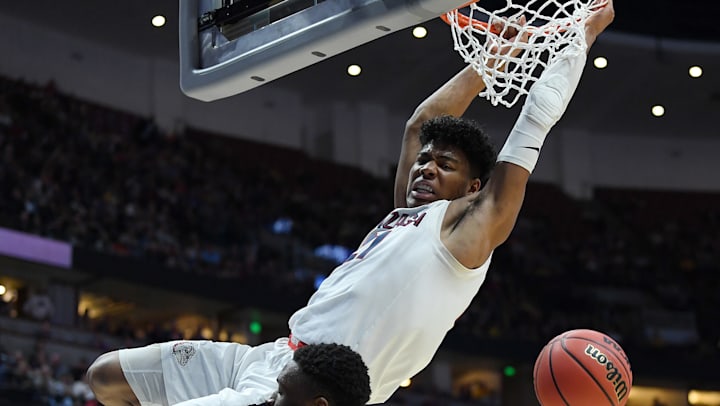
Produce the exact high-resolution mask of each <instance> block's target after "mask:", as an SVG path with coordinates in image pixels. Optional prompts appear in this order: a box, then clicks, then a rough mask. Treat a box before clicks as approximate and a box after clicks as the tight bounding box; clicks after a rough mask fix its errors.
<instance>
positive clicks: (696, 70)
mask: <svg viewBox="0 0 720 406" xmlns="http://www.w3.org/2000/svg"><path fill="white" fill-rule="evenodd" d="M688 73H689V74H690V77H693V78H699V77H700V76H702V74H703V70H702V68H701V67H699V66H697V65H695V66H691V67H690V69H689V70H688Z"/></svg>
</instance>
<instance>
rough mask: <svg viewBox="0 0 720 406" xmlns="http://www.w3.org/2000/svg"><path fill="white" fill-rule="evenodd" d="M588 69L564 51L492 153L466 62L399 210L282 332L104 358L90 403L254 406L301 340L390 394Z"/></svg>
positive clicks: (605, 15) (418, 355) (495, 239)
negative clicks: (475, 116)
mask: <svg viewBox="0 0 720 406" xmlns="http://www.w3.org/2000/svg"><path fill="white" fill-rule="evenodd" d="M613 18H614V9H613V4H612V0H610V1H609V2H608V4H607V6H605V7H604V8H603V9H602V10H600V11H598V12H597V13H596V14H594V15H593V16H592V17H591V18H590V19H589V20H588V21H587V23H586V25H585V31H586V41H587V45H588V48H589V47H590V46H591V45H592V44H593V43H594V42H595V39H596V38H597V36H598V35H599V34H600V33H601V32H602V31H604V30H605V28H606V27H607V26H608V25H609V24H610V23H611V22H612V20H613ZM515 34H516V33H512V32H511V33H509V35H510V36H513V35H515ZM520 40H525V39H523V38H521V39H520ZM585 62H586V54H585V53H584V52H578V53H574V54H572V53H566V54H565V55H561V56H559V57H558V58H557V59H556V60H555V61H554V62H553V63H552V64H551V65H550V66H548V67H547V68H546V69H545V71H544V72H543V73H542V75H541V77H540V79H539V80H538V81H537V82H536V83H535V84H534V85H533V87H532V88H531V90H530V94H529V95H528V97H527V99H526V101H525V105H524V107H523V109H522V112H521V113H520V116H519V117H518V119H517V121H516V123H515V126H514V128H513V130H512V132H511V133H510V135H509V136H508V137H507V140H506V142H505V145H504V146H503V148H502V149H501V151H500V153H499V154H498V155H497V156H496V155H495V152H494V149H493V147H492V145H491V143H490V142H489V139H488V138H487V136H486V135H485V134H484V133H483V132H482V130H480V129H479V127H478V126H477V125H476V124H474V123H473V122H471V121H468V120H464V119H460V118H455V117H459V116H460V115H462V114H463V113H464V112H465V110H466V109H467V107H468V106H469V105H470V103H471V102H472V100H473V99H474V98H475V97H476V96H477V95H478V93H480V92H481V91H482V90H483V89H484V87H485V85H484V83H483V82H482V79H481V78H480V76H479V75H478V74H477V73H476V72H475V71H474V70H472V69H471V68H470V67H468V68H466V69H464V70H463V71H461V72H460V73H459V74H457V75H456V76H455V77H453V78H452V79H451V80H450V81H448V82H447V83H446V84H445V85H443V86H442V87H441V88H440V89H438V90H437V91H436V92H435V93H433V94H432V95H431V96H430V97H429V98H428V99H427V100H425V101H424V102H423V103H421V104H420V105H419V106H418V108H417V109H416V111H415V113H414V114H413V116H412V117H411V118H410V120H409V121H408V123H407V126H406V128H405V135H404V138H403V144H402V151H401V156H400V161H399V165H398V170H397V175H396V185H395V205H396V207H397V208H396V209H395V210H393V211H392V212H391V213H390V214H389V215H388V216H387V217H386V218H385V219H384V220H382V221H381V222H380V223H379V224H378V225H377V226H376V227H375V228H374V229H373V230H372V231H371V232H370V233H369V234H368V236H367V237H366V238H365V240H364V241H363V242H362V244H360V247H359V248H358V249H357V251H355V253H353V254H352V255H351V256H350V258H348V260H346V261H345V262H344V263H343V264H342V265H340V266H339V267H338V268H336V269H335V270H334V271H333V272H332V274H331V275H330V276H329V277H328V278H327V279H326V280H325V281H324V282H323V283H322V285H321V286H320V288H319V289H318V291H317V292H316V293H315V294H314V295H313V296H312V297H311V298H310V301H309V303H308V304H307V306H305V307H304V308H302V309H300V310H298V311H297V312H296V313H295V314H294V315H293V316H292V317H291V318H290V322H289V326H290V331H291V332H292V334H291V336H290V338H280V339H278V340H276V341H275V342H272V343H267V344H263V345H260V346H256V347H249V346H246V345H240V344H235V343H215V342H208V341H180V342H170V343H162V344H155V345H151V346H148V347H143V348H137V349H127V350H120V351H114V352H110V353H107V354H104V355H102V356H100V357H99V358H98V359H97V360H96V361H95V363H94V364H93V365H92V366H91V367H90V369H89V371H88V376H89V379H90V383H91V386H92V388H93V390H94V392H95V394H96V395H97V398H98V400H100V401H101V402H102V403H103V404H105V405H106V406H113V405H128V404H142V405H156V404H160V405H168V404H178V403H179V404H182V405H184V406H187V405H198V406H201V405H251V404H259V403H262V402H263V401H264V400H265V399H266V398H267V397H268V396H269V395H270V394H271V393H273V392H274V391H275V390H276V389H277V383H276V377H277V376H278V374H279V372H280V370H281V369H282V368H283V367H284V366H285V364H286V363H287V362H288V361H289V360H290V359H291V358H292V353H293V349H295V348H298V347H300V346H302V345H304V343H309V344H318V343H338V344H344V345H347V346H349V347H350V348H352V349H353V350H355V351H357V352H358V353H359V354H360V355H361V356H362V358H363V360H364V361H365V363H366V364H367V367H368V370H369V375H370V384H371V389H372V394H371V398H370V402H369V403H381V402H384V401H385V400H387V399H388V398H389V397H390V396H391V395H392V394H393V392H394V391H395V390H396V389H397V388H398V387H399V385H400V383H401V382H402V381H403V380H405V379H407V378H410V377H412V376H414V375H415V374H416V373H418V372H419V371H420V370H422V369H423V368H424V367H425V366H427V364H428V363H429V362H430V360H431V359H432V357H433V355H434V354H435V352H436V351H437V349H438V347H439V346H440V344H441V342H442V340H443V338H444V337H445V335H446V333H447V332H448V330H450V329H451V328H452V326H453V324H454V322H455V320H456V319H457V318H458V317H459V316H460V315H461V314H462V313H463V311H464V310H465V309H466V308H467V307H468V306H469V304H470V302H471V300H472V299H473V297H474V296H475V294H476V293H477V292H478V290H479V288H480V285H481V284H482V283H483V280H484V279H485V274H486V272H487V270H488V267H489V265H490V259H491V256H492V253H493V250H494V249H495V248H496V247H498V246H499V245H500V244H502V243H503V242H504V241H505V240H506V239H507V237H508V236H509V234H510V232H511V230H512V228H513V227H514V224H515V221H516V219H517V216H518V213H519V211H520V207H521V205H522V202H523V199H524V194H525V186H526V184H527V181H528V179H529V177H530V173H531V172H532V171H533V169H534V167H535V164H536V162H537V159H538V156H539V151H540V149H541V147H542V144H543V142H544V139H545V136H546V134H547V133H548V132H549V131H550V129H551V128H552V126H553V125H554V124H555V123H556V122H557V121H558V120H559V119H560V118H561V116H562V115H563V113H564V112H565V109H566V107H567V105H568V103H569V102H570V99H571V97H572V95H573V93H574V91H575V88H576V87H577V84H578V81H579V80H580V76H581V75H582V71H583V68H584V66H585ZM491 173H492V175H491Z"/></svg>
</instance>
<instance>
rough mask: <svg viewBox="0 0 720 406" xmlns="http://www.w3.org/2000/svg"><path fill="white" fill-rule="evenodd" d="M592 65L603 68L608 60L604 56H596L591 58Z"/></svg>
mask: <svg viewBox="0 0 720 406" xmlns="http://www.w3.org/2000/svg"><path fill="white" fill-rule="evenodd" d="M593 65H594V66H595V67H596V68H598V69H605V68H607V66H608V60H607V58H605V57H604V56H598V57H597V58H595V60H593Z"/></svg>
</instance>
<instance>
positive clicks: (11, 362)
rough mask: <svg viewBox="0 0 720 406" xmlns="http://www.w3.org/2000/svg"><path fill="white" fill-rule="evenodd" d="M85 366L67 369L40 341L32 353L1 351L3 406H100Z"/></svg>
mask: <svg viewBox="0 0 720 406" xmlns="http://www.w3.org/2000/svg"><path fill="white" fill-rule="evenodd" d="M87 366H88V365H87V363H86V362H79V363H75V364H73V365H68V364H67V363H65V362H62V359H61V356H60V354H58V353H48V352H47V350H46V348H45V342H44V341H42V340H38V341H37V343H36V344H35V346H34V348H33V350H32V352H30V353H27V354H26V353H23V352H22V351H19V350H15V351H6V350H5V349H3V348H0V394H1V395H2V396H0V405H2V406H5V405H7V406H10V405H24V406H41V405H42V406H97V405H98V403H97V401H95V396H94V395H93V393H92V391H91V390H90V387H89V386H88V384H87V380H86V379H85V370H86V369H87Z"/></svg>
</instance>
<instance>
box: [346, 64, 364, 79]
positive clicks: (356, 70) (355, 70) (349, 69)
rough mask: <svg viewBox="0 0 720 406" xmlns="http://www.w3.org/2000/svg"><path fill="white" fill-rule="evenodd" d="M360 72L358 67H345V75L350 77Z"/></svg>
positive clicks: (360, 69)
mask: <svg viewBox="0 0 720 406" xmlns="http://www.w3.org/2000/svg"><path fill="white" fill-rule="evenodd" d="M360 72H362V68H361V67H360V65H350V66H348V67H347V73H348V75H350V76H357V75H359V74H360Z"/></svg>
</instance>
